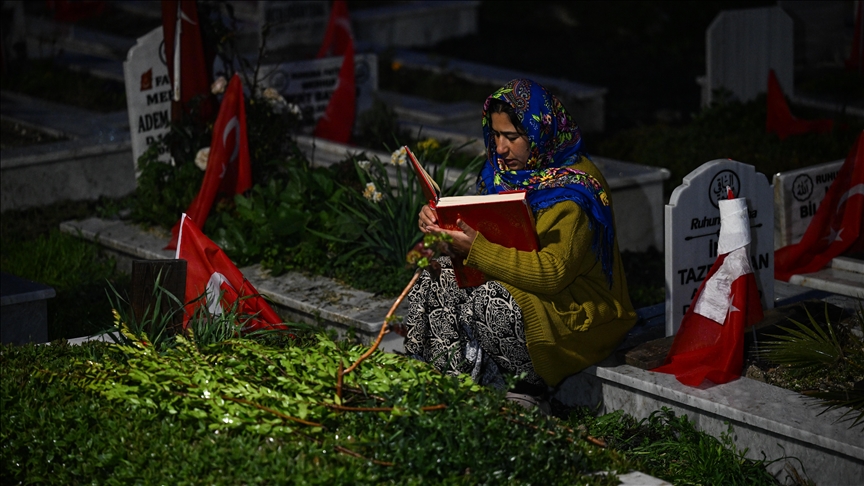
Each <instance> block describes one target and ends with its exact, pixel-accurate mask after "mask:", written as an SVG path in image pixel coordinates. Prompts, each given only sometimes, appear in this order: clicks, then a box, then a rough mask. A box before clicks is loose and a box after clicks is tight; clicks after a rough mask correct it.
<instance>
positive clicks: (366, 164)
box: [357, 160, 372, 172]
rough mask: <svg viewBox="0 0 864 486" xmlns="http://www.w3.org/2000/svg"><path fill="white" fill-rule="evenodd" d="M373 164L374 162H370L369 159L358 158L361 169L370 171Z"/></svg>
mask: <svg viewBox="0 0 864 486" xmlns="http://www.w3.org/2000/svg"><path fill="white" fill-rule="evenodd" d="M371 165H372V162H369V161H368V160H358V161H357V166H358V167H360V168H361V169H363V170H365V171H366V172H369V167H370V166H371Z"/></svg>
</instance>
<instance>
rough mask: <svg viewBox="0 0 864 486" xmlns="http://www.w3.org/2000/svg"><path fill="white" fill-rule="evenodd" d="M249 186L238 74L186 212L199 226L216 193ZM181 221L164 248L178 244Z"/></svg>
mask: <svg viewBox="0 0 864 486" xmlns="http://www.w3.org/2000/svg"><path fill="white" fill-rule="evenodd" d="M251 187H252V166H251V164H250V162H249V143H248V141H247V139H246V106H245V105H244V101H243V84H242V83H241V81H240V76H238V75H236V74H235V75H234V76H233V77H232V78H231V82H229V83H228V88H227V89H226V90H225V97H224V98H222V106H221V107H220V108H219V116H218V117H217V118H216V124H215V125H214V126H213V139H212V141H211V142H210V156H209V157H208V158H207V170H206V171H205V172H204V181H203V182H202V183H201V190H200V191H198V195H197V196H195V199H193V200H192V204H190V205H189V209H187V210H186V213H188V214H189V217H191V218H192V220H193V221H195V222H196V224H199V225H201V226H203V225H204V222H205V221H207V215H208V214H210V208H211V207H212V206H213V201H214V200H215V199H216V196H217V195H219V194H223V195H226V196H233V195H235V194H242V193H243V192H246V191H247V190H249V189H250V188H251ZM179 234H180V222H179V221H178V222H177V224H175V225H174V227H173V228H171V242H170V243H168V246H166V247H165V249H166V250H173V249H175V248H177V237H178V235H179Z"/></svg>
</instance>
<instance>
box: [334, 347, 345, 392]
mask: <svg viewBox="0 0 864 486" xmlns="http://www.w3.org/2000/svg"><path fill="white" fill-rule="evenodd" d="M343 368H345V363H344V362H343V361H342V358H339V369H338V370H337V371H336V396H337V397H339V401H340V402H341V401H342V369H343Z"/></svg>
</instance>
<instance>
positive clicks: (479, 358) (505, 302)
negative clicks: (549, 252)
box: [405, 257, 543, 389]
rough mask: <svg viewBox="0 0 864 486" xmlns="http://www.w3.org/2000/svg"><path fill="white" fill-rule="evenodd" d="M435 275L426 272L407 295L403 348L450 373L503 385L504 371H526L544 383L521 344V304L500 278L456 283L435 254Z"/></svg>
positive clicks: (533, 379)
mask: <svg viewBox="0 0 864 486" xmlns="http://www.w3.org/2000/svg"><path fill="white" fill-rule="evenodd" d="M438 262H439V263H440V265H441V274H440V277H439V278H438V279H436V278H435V277H434V276H432V275H431V274H430V273H429V272H428V271H424V272H423V273H422V274H421V276H420V278H419V279H418V280H417V283H416V284H415V285H414V288H413V289H412V290H411V293H410V294H409V296H408V302H409V311H408V316H407V317H406V319H405V327H406V329H407V331H408V334H407V336H406V338H405V351H406V353H407V354H408V355H409V356H412V357H414V358H416V359H419V360H421V361H425V362H427V363H431V364H432V365H433V366H435V368H436V369H438V370H439V371H441V372H443V373H447V374H450V375H458V374H461V373H467V374H470V375H471V378H473V379H474V381H475V382H477V383H479V384H481V385H485V386H493V387H496V388H500V389H503V388H504V386H505V380H504V376H505V375H512V376H515V375H518V374H521V373H525V374H527V376H526V377H524V378H523V381H524V382H527V383H530V384H532V385H543V379H542V378H540V376H539V375H538V374H537V373H536V372H535V371H534V366H533V365H532V364H531V357H530V356H529V355H528V347H527V346H526V344H525V324H524V322H523V320H522V309H520V308H519V305H518V304H517V303H516V301H515V300H513V296H512V295H510V292H508V291H507V289H505V288H504V287H503V286H502V285H501V284H500V283H498V282H495V281H488V282H486V283H484V284H483V285H481V286H479V287H473V288H465V289H462V288H459V286H457V285H456V279H455V277H454V275H453V266H452V264H451V262H450V258H449V257H441V258H439V259H438Z"/></svg>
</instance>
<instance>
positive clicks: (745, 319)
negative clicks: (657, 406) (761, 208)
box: [652, 199, 763, 386]
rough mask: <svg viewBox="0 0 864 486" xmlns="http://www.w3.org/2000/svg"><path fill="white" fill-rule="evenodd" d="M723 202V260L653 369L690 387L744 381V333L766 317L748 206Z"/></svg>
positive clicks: (734, 201)
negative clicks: (754, 266)
mask: <svg viewBox="0 0 864 486" xmlns="http://www.w3.org/2000/svg"><path fill="white" fill-rule="evenodd" d="M719 203H720V214H721V220H720V225H721V226H720V238H719V242H718V252H719V253H720V256H719V257H718V258H717V260H716V261H715V262H714V265H713V266H712V267H711V270H710V271H709V272H708V276H707V277H706V278H705V280H703V281H702V285H700V286H699V290H697V292H696V296H695V297H694V298H693V302H692V303H691V305H690V307H689V308H688V309H687V313H686V314H685V315H684V319H683V320H682V321H681V328H680V329H679V330H678V333H677V334H676V335H675V340H674V341H673V342H672V347H671V348H670V349H669V354H668V355H667V356H666V362H665V364H664V365H663V366H660V367H658V368H655V369H653V370H652V371H656V372H659V373H670V374H674V375H675V378H677V379H678V381H680V382H681V383H683V384H685V385H689V386H699V385H700V384H701V383H702V382H703V381H704V380H706V379H707V380H711V381H712V382H714V383H716V384H721V383H727V382H730V381H732V380H734V379H736V378H738V377H740V376H741V368H742V367H743V366H744V329H745V328H746V327H749V326H752V325H754V324H756V323H758V322H759V321H761V320H762V317H763V314H762V302H761V300H760V299H759V289H758V288H757V287H756V278H755V276H754V275H753V270H752V268H751V267H750V252H749V244H750V226H749V218H748V216H747V204H746V202H745V200H743V199H731V200H725V201H719ZM730 208H731V209H730ZM730 227H732V228H731V229H730Z"/></svg>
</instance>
